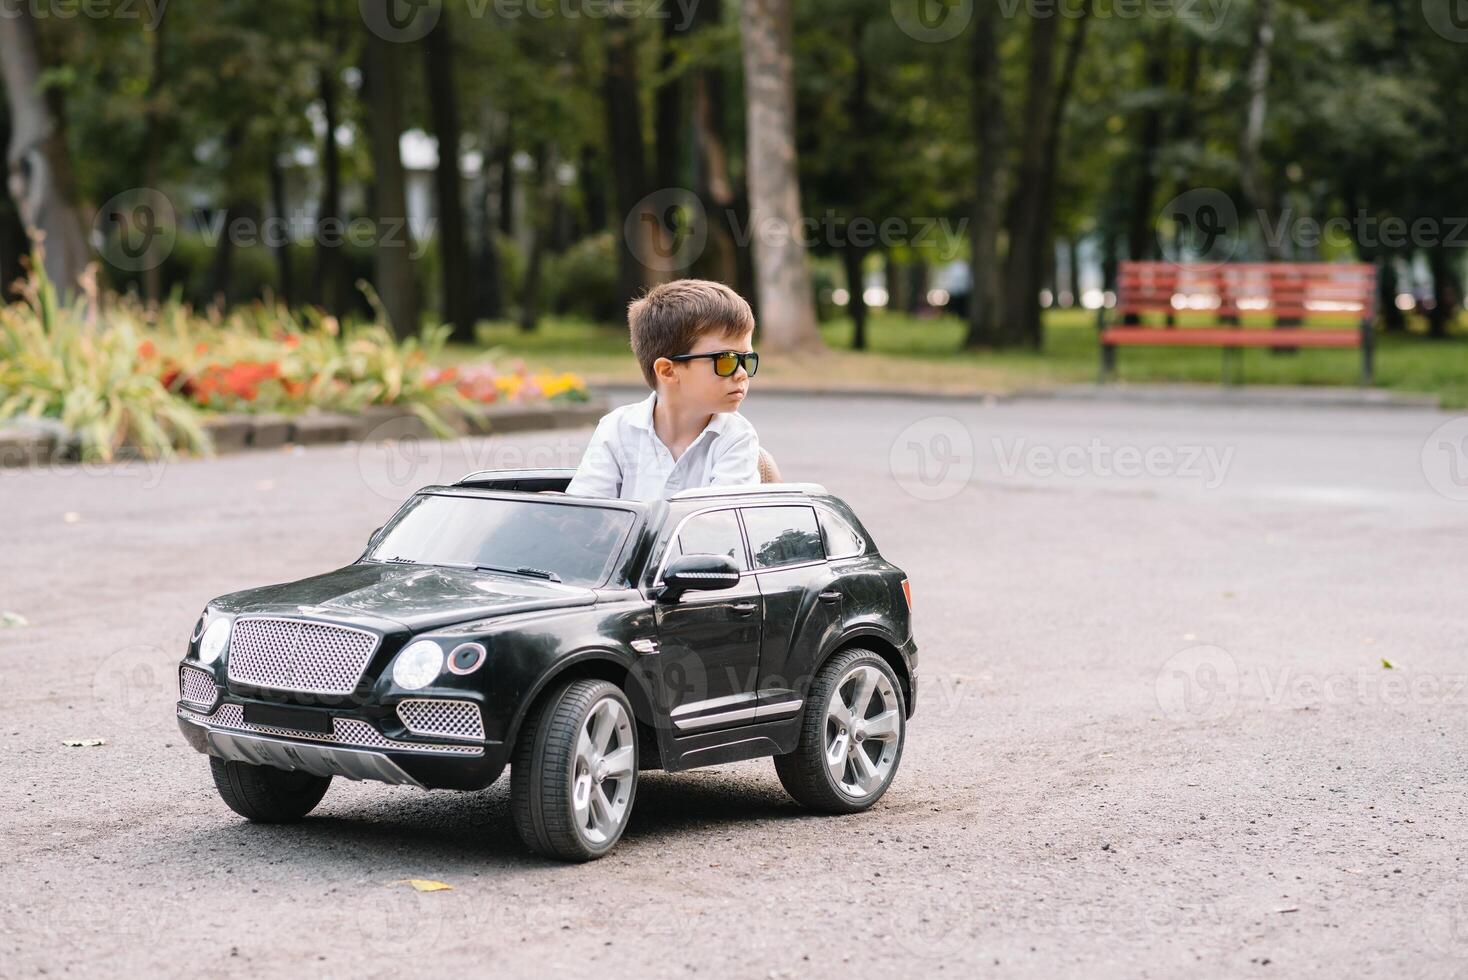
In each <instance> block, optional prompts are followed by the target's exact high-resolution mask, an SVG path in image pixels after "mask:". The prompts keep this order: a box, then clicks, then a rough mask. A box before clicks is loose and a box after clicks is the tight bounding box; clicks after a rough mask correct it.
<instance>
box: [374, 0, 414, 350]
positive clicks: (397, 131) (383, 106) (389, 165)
mask: <svg viewBox="0 0 1468 980" xmlns="http://www.w3.org/2000/svg"><path fill="white" fill-rule="evenodd" d="M374 2H382V3H388V2H392V0H374ZM366 42H367V61H368V65H369V69H370V70H369V72H368V75H367V80H366V81H367V85H366V87H367V107H366V108H367V119H368V125H369V128H370V129H371V146H372V189H373V193H372V200H373V204H374V207H375V211H374V213H373V218H374V219H375V220H376V222H377V243H376V248H375V249H374V250H373V254H374V259H375V265H376V280H377V281H376V283H375V285H376V287H377V295H378V297H379V298H380V299H381V300H382V305H383V309H384V310H385V311H386V313H387V318H388V322H389V324H390V326H391V329H392V331H393V332H394V333H395V334H397V336H399V337H408V336H412V335H414V334H416V333H417V332H418V310H419V307H418V291H417V286H416V284H415V283H414V281H413V259H412V252H413V233H412V231H411V230H410V229H409V228H408V202H407V190H406V186H405V184H406V178H405V176H404V174H403V158H402V154H401V152H400V150H399V139H400V137H401V135H402V132H403V100H402V93H403V81H402V77H401V72H400V66H399V63H398V49H399V47H400V45H398V44H397V43H395V42H393V41H389V40H387V39H385V38H382V37H379V36H378V35H377V34H376V33H375V32H374V31H371V30H369V31H367V36H366Z"/></svg>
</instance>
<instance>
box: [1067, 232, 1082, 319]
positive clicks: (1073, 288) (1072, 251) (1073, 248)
mask: <svg viewBox="0 0 1468 980" xmlns="http://www.w3.org/2000/svg"><path fill="white" fill-rule="evenodd" d="M1066 273H1067V279H1068V280H1069V287H1070V290H1069V291H1070V303H1069V304H1067V305H1069V306H1080V305H1081V243H1080V241H1079V239H1077V238H1076V237H1075V236H1074V235H1072V236H1070V240H1069V241H1068V242H1066Z"/></svg>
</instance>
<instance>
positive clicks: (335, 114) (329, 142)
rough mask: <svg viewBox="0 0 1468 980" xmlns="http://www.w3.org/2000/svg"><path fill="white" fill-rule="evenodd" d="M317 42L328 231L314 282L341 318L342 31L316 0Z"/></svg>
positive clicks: (345, 285) (345, 300)
mask: <svg viewBox="0 0 1468 980" xmlns="http://www.w3.org/2000/svg"><path fill="white" fill-rule="evenodd" d="M315 2H316V7H315V27H316V40H317V43H318V44H319V45H320V47H321V51H322V52H323V54H322V57H321V65H320V70H319V74H318V76H317V95H318V97H319V98H320V100H321V116H322V122H323V124H324V128H325V132H324V133H323V134H322V137H321V203H320V205H319V208H318V213H317V222H318V223H319V224H320V225H321V226H322V227H324V228H327V227H329V228H331V229H332V231H333V233H332V234H322V235H320V236H318V237H317V241H316V247H315V251H316V279H317V282H318V285H319V287H320V290H321V292H320V297H319V302H320V303H321V305H322V307H324V308H325V309H326V310H327V312H329V313H334V314H337V315H340V314H342V313H345V312H346V310H347V307H348V305H349V304H350V303H351V292H350V283H349V282H348V281H347V267H346V256H345V255H344V254H343V252H342V235H340V234H336V233H335V226H336V225H337V224H339V223H340V222H341V221H342V220H343V216H342V173H341V171H342V165H341V146H340V145H339V144H338V143H337V139H336V131H337V127H338V126H339V125H340V122H341V110H340V105H339V99H338V88H337V80H338V77H339V76H338V73H337V63H336V56H335V54H334V52H335V50H336V48H337V43H338V42H339V41H340V40H341V30H340V27H339V26H338V25H337V23H336V21H335V19H334V17H333V16H332V11H331V8H330V3H331V0H315Z"/></svg>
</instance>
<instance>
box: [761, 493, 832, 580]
mask: <svg viewBox="0 0 1468 980" xmlns="http://www.w3.org/2000/svg"><path fill="white" fill-rule="evenodd" d="M744 526H745V527H746V528H748V529H749V550H750V554H752V555H753V556H754V566H755V567H756V568H774V567H775V566H777V565H793V564H795V563H797V562H802V561H821V560H823V559H824V558H825V557H826V551H825V549H824V548H823V547H822V546H821V530H820V528H819V527H818V526H817V525H816V512H815V510H814V508H811V507H750V508H748V509H747V510H745V511H744Z"/></svg>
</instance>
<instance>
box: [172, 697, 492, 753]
mask: <svg viewBox="0 0 1468 980" xmlns="http://www.w3.org/2000/svg"><path fill="white" fill-rule="evenodd" d="M180 714H182V715H183V716H184V717H185V718H187V719H188V720H189V721H196V722H199V723H200V724H203V725H212V726H215V727H218V728H228V729H231V730H233V731H241V732H253V733H255V734H257V735H276V736H281V737H284V738H298V739H303V740H306V741H311V742H329V743H331V744H333V745H347V746H352V747H356V748H365V749H391V750H393V751H396V752H445V753H450V754H455V755H479V754H481V751H482V750H481V749H480V748H479V747H478V746H474V745H427V744H425V743H422V742H399V741H396V740H394V739H390V738H388V737H387V736H386V735H384V734H382V733H381V732H379V731H378V730H377V729H375V728H373V727H372V726H371V725H369V724H368V723H367V722H365V721H361V720H359V719H357V718H333V719H331V727H332V733H331V734H330V735H324V734H322V733H321V732H300V731H296V730H295V729H293V728H275V727H273V726H271V725H251V724H249V723H248V722H246V721H245V712H244V709H243V708H241V707H240V706H239V705H237V704H225V705H221V706H220V708H219V710H218V711H216V712H214V714H212V715H201V714H197V713H195V712H192V711H187V710H185V711H181V712H180Z"/></svg>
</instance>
